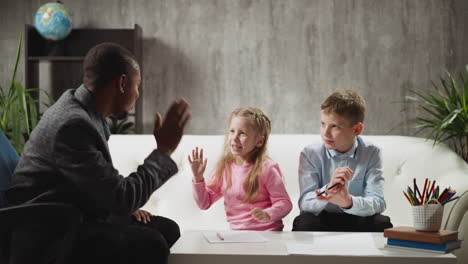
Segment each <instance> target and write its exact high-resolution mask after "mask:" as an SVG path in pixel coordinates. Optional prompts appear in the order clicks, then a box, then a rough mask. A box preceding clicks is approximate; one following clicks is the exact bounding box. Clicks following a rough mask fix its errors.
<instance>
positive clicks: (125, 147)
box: [109, 135, 468, 231]
mask: <svg viewBox="0 0 468 264" xmlns="http://www.w3.org/2000/svg"><path fill="white" fill-rule="evenodd" d="M364 137H367V138H368V139H369V140H370V141H371V142H373V143H374V144H376V145H377V146H379V147H380V148H381V149H382V153H383V166H384V177H385V200H386V202H387V210H386V211H385V212H384V214H385V215H388V216H390V217H391V219H392V222H393V224H394V225H412V215H411V208H410V206H409V203H408V201H407V200H406V199H405V197H404V196H403V194H402V191H403V190H405V189H406V187H407V186H408V185H409V184H411V183H412V181H413V178H416V179H417V181H418V182H419V183H420V184H422V183H423V181H424V179H425V178H426V177H428V178H430V179H431V180H436V181H437V182H436V183H437V184H439V185H440V186H441V187H448V186H452V188H454V189H455V190H456V191H457V194H460V195H461V194H463V193H464V192H465V191H467V189H468V165H467V164H466V162H464V161H463V160H462V159H461V158H460V157H458V156H457V155H456V153H454V152H453V151H452V150H450V149H449V148H448V147H447V146H445V145H443V144H442V145H437V146H435V147H433V144H432V142H431V141H426V140H425V139H423V138H416V137H405V136H364ZM318 140H320V137H319V135H272V136H271V137H270V140H269V143H268V153H269V155H270V157H271V158H272V159H273V160H275V161H276V162H278V163H279V166H280V168H281V170H282V172H283V175H284V180H285V185H286V189H287V191H288V193H289V195H290V198H291V201H292V202H293V210H292V211H291V213H289V215H288V216H286V217H285V218H284V219H283V222H284V225H285V228H284V230H291V227H292V221H293V220H294V218H295V217H296V216H297V215H298V214H299V208H298V204H297V201H298V198H299V182H298V165H299V154H300V152H301V150H302V149H303V148H304V147H305V146H306V145H308V144H311V143H312V142H314V141H318ZM223 142H224V136H222V135H213V136H195V135H186V136H184V137H183V139H182V141H181V143H180V145H179V147H178V148H177V150H176V151H175V152H174V153H173V154H172V158H173V159H174V160H175V162H176V163H177V165H178V166H179V172H178V173H177V174H176V175H175V176H173V177H172V179H170V180H169V181H168V182H167V183H166V184H165V185H163V186H162V187H161V188H160V189H158V190H157V191H156V192H155V193H154V194H153V195H152V197H151V199H150V200H149V201H148V203H147V204H146V205H145V206H144V207H143V208H144V209H146V210H148V211H150V212H152V213H153V214H160V215H162V216H165V217H169V218H172V219H173V220H175V221H176V222H177V223H178V224H179V225H180V227H181V230H182V231H184V230H203V229H205V230H206V229H229V225H228V223H227V221H226V216H225V213H224V208H223V202H222V199H221V200H220V201H218V202H217V203H216V204H215V205H213V207H212V208H210V209H208V210H207V211H202V210H200V209H198V207H197V205H196V204H195V202H194V201H193V197H192V186H191V178H192V173H191V170H190V166H189V163H188V161H187V157H188V155H190V153H191V151H192V149H193V148H195V147H196V146H198V147H200V148H203V149H204V151H205V156H206V157H208V166H207V169H206V172H205V177H209V175H210V174H211V172H212V171H213V167H214V165H215V163H216V161H217V159H218V158H219V156H220V155H221V153H222V148H223ZM155 147H156V143H155V140H154V137H153V136H152V135H113V136H111V138H110V140H109V148H110V151H111V154H112V158H113V161H114V165H115V166H116V168H117V169H118V170H119V171H120V172H121V174H122V175H128V174H129V173H131V172H133V171H134V170H135V169H136V167H137V166H138V164H140V163H142V162H143V160H144V158H145V157H146V156H147V155H148V154H149V153H150V152H151V151H152V150H153V149H154V148H155ZM465 198H466V197H465ZM456 204H457V203H456V202H452V203H450V204H448V205H447V206H445V207H446V208H445V212H444V222H443V226H446V225H447V223H448V222H449V221H447V216H448V215H451V214H452V215H454V214H455V213H453V212H452V211H453V208H454V207H455V205H456ZM460 210H462V209H460ZM464 212H466V209H465V211H464ZM457 214H459V215H460V214H461V216H458V217H459V218H460V217H463V215H464V213H463V212H460V211H459V210H458V211H457ZM450 220H452V219H450ZM461 220H462V219H457V220H455V219H453V221H458V223H459V222H461Z"/></svg>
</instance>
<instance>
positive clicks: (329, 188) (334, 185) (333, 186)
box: [317, 182, 341, 196]
mask: <svg viewBox="0 0 468 264" xmlns="http://www.w3.org/2000/svg"><path fill="white" fill-rule="evenodd" d="M338 184H341V183H339V182H337V183H335V184H333V185H332V186H330V187H328V188H327V190H331V189H333V188H335V187H336V186H338ZM324 193H325V191H322V192H321V193H319V194H317V196H321V195H323V194H324Z"/></svg>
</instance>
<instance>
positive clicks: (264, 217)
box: [250, 207, 271, 222]
mask: <svg viewBox="0 0 468 264" xmlns="http://www.w3.org/2000/svg"><path fill="white" fill-rule="evenodd" d="M250 213H251V214H252V216H253V217H254V218H255V220H257V221H259V222H268V221H270V219H271V217H270V215H268V214H267V213H266V212H265V211H263V210H262V209H260V208H258V207H255V208H253V209H252V211H250Z"/></svg>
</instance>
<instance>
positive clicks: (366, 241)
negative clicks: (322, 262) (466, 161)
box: [286, 233, 383, 256]
mask: <svg viewBox="0 0 468 264" xmlns="http://www.w3.org/2000/svg"><path fill="white" fill-rule="evenodd" d="M325 234H327V235H325ZM286 248H287V251H288V254H290V255H328V256H330V255H333V256H382V255H383V253H382V251H380V250H379V249H378V248H377V246H376V245H375V242H374V239H373V238H372V234H369V233H349V234H348V233H337V234H330V233H324V234H323V235H317V236H314V237H313V239H311V240H310V241H304V242H301V243H296V242H289V243H287V244H286Z"/></svg>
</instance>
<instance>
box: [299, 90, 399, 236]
mask: <svg viewBox="0 0 468 264" xmlns="http://www.w3.org/2000/svg"><path fill="white" fill-rule="evenodd" d="M364 116H365V102H364V99H363V98H362V97H361V96H359V94H357V93H356V92H355V91H352V90H340V91H337V92H334V93H333V94H332V95H330V96H329V97H328V98H327V99H326V100H325V101H324V102H323V104H322V105H321V128H320V136H321V138H322V141H321V142H318V143H316V144H312V145H309V146H307V147H305V148H304V150H303V151H302V152H301V155H300V161H299V184H300V191H301V196H300V198H299V208H300V209H301V214H300V215H299V216H298V217H296V219H294V223H293V231H362V232H382V231H383V230H384V229H385V228H390V227H392V224H391V222H390V218H389V217H387V216H383V215H381V213H382V212H383V211H384V210H385V207H386V204H385V200H384V194H383V189H384V178H383V175H382V157H381V151H380V149H379V148H378V147H377V146H375V145H373V144H372V143H370V142H369V141H367V140H365V139H364V138H362V137H360V136H359V135H360V134H361V132H362V130H363V127H364V125H363V122H364ZM332 186H334V187H332Z"/></svg>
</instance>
